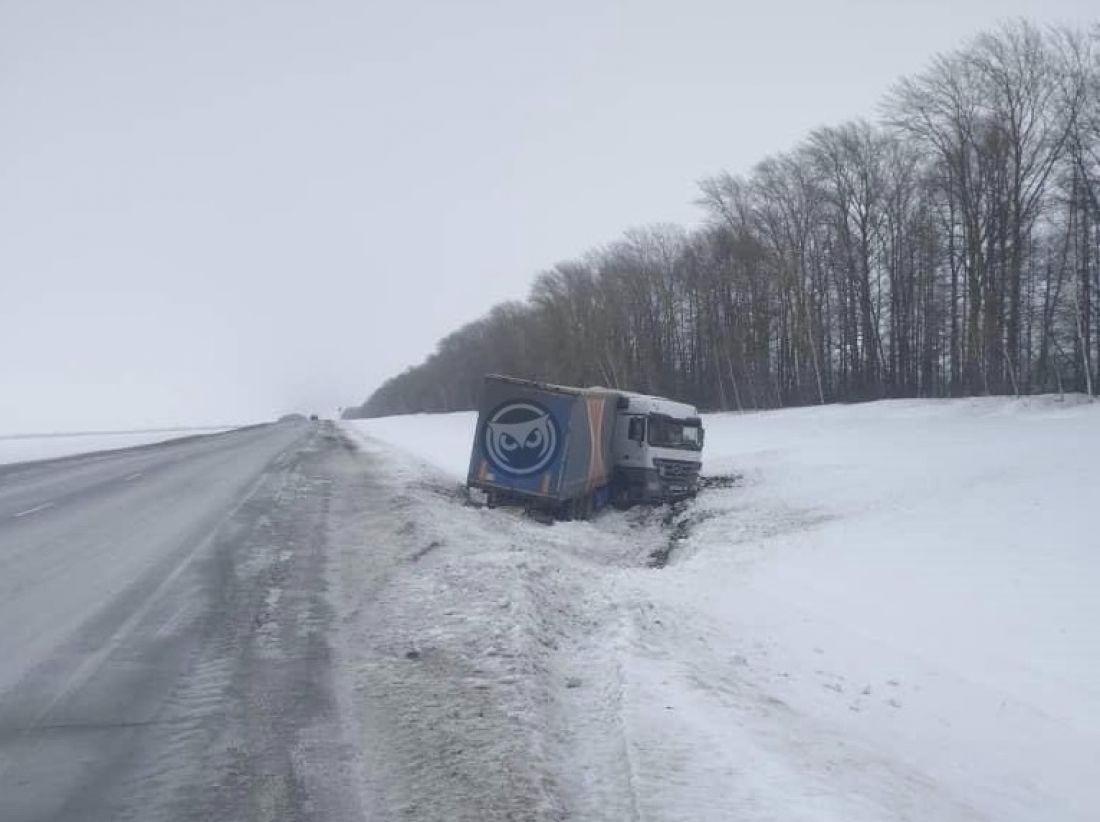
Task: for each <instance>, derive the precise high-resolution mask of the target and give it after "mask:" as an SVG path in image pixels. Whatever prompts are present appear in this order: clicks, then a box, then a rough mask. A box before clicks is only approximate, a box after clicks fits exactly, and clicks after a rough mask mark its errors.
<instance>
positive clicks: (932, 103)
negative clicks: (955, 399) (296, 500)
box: [352, 21, 1100, 416]
mask: <svg viewBox="0 0 1100 822" xmlns="http://www.w3.org/2000/svg"><path fill="white" fill-rule="evenodd" d="M699 204H700V206H701V207H702V208H703V209H704V210H705V213H706V216H707V220H706V222H705V223H704V224H703V226H702V227H701V228H698V229H695V230H691V231H687V230H684V229H682V228H679V227H675V226H666V225H662V226H656V227H649V228H645V229H639V230H633V231H629V232H627V233H626V235H625V236H624V237H623V238H622V239H621V240H619V241H618V242H615V243H612V244H611V245H609V246H607V247H605V248H601V249H599V250H596V251H593V252H591V253H589V254H587V255H586V256H584V257H583V258H581V259H579V260H576V261H573V262H568V263H562V264H560V265H558V266H556V267H555V268H554V269H552V270H550V271H547V272H544V273H542V274H540V275H539V276H538V278H537V279H536V281H535V284H534V286H533V288H532V291H531V294H530V297H529V299H528V300H527V301H525V302H515V303H505V304H502V305H498V306H496V307H494V308H493V309H492V310H491V311H490V312H489V313H488V314H487V315H486V316H485V317H483V318H482V319H480V320H477V321H476V322H473V323H471V324H469V325H467V326H465V327H463V328H460V329H459V330H457V331H455V332H454V333H452V334H450V335H449V336H447V337H446V338H444V339H443V340H441V341H440V342H439V345H438V348H437V350H436V352H435V353H434V354H433V355H432V356H431V357H429V358H428V359H427V360H426V361H425V362H424V363H422V364H421V365H419V366H416V367H415V368H411V369H409V370H408V371H405V372H404V373H402V374H399V375H397V376H395V377H393V378H392V379H390V380H389V381H388V382H386V383H385V384H384V385H382V386H381V387H380V388H379V389H378V390H377V391H376V392H375V393H374V394H373V395H372V396H371V397H370V399H369V400H368V401H367V402H366V403H365V404H364V406H363V407H362V408H360V409H354V410H353V412H352V413H355V414H361V415H371V416H373V415H381V414H394V413H405V412H413V411H448V410H458V409H466V408H471V407H474V406H475V405H476V401H477V394H478V391H479V388H480V384H481V378H482V376H483V375H484V374H485V373H487V372H499V373H505V374H511V375H515V376H521V377H529V378H537V379H542V380H547V381H552V382H561V383H567V384H573V385H595V384H600V385H607V386H613V387H625V388H630V389H633V390H638V391H645V392H651V393H657V394H662V395H667V396H672V397H677V398H682V399H685V400H689V401H692V402H694V403H696V404H697V405H699V406H700V407H703V408H706V409H743V408H761V407H775V406H784V405H795V404H805V403H824V402H830V401H848V400H865V399H875V398H881V397H944V396H966V395H976V394H1027V393H1038V392H1050V391H1083V392H1087V393H1089V394H1094V393H1095V391H1096V389H1097V380H1098V379H1100V26H1098V27H1096V28H1094V29H1093V30H1092V31H1091V32H1081V31H1073V30H1066V29H1040V28H1038V27H1036V26H1033V25H1031V24H1029V23H1026V22H1023V21H1019V22H1014V23H1010V24H1006V25H1004V26H1002V27H1001V28H999V29H998V30H997V31H995V32H993V33H988V34H983V35H981V36H978V37H977V38H975V39H973V40H972V41H970V42H969V43H967V44H966V46H965V47H963V48H961V49H960V50H958V51H955V52H952V53H949V54H944V55H940V56H938V57H936V58H935V59H934V60H933V61H932V62H931V64H930V65H929V67H928V68H927V69H926V70H925V71H924V72H923V73H921V74H920V75H918V76H915V77H911V78H908V79H905V80H903V81H901V82H900V83H898V84H897V85H896V86H895V87H894V88H893V90H892V91H891V92H890V94H889V95H888V97H887V99H886V100H884V101H883V104H882V106H881V111H880V116H879V118H878V119H877V120H876V121H875V122H868V121H864V120H859V121H856V122H851V123H845V124H843V125H840V126H836V127H829V128H821V129H819V130H817V131H815V132H813V133H812V134H810V135H809V136H808V137H807V138H806V139H805V140H804V141H803V142H802V143H801V144H800V145H798V146H797V147H796V148H794V149H793V150H791V151H789V152H786V153H783V154H778V155H776V156H773V157H769V158H767V159H765V160H764V161H763V162H761V163H760V164H759V165H757V166H756V167H755V168H754V169H753V170H752V172H751V173H750V174H748V175H747V176H743V177H742V176H734V175H730V174H724V173H723V174H719V175H717V176H714V177H711V178H709V179H706V180H703V181H702V182H701V183H700V197H699Z"/></svg>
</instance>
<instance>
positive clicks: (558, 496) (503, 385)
mask: <svg viewBox="0 0 1100 822" xmlns="http://www.w3.org/2000/svg"><path fill="white" fill-rule="evenodd" d="M702 450H703V425H702V421H701V420H700V419H699V412H698V411H697V410H696V409H695V407H694V406H691V405H687V404H685V403H681V402H675V401H673V400H668V399H664V398H662V397H650V396H646V395H644V394H635V393H631V392H628V391H620V390H617V389H610V388H573V387H569V386H563V385H550V384H548V383H539V382H531V381H529V380H520V379H515V378H512V377H503V376H499V375H495V374H491V375H489V376H487V377H486V378H485V385H484V388H483V390H482V394H481V403H480V407H479V410H478V418H477V428H476V430H475V434H474V443H473V449H472V452H471V454H470V468H469V473H468V475H467V485H468V487H470V488H471V489H478V490H480V491H481V492H484V493H485V494H486V496H487V501H488V503H489V504H490V505H497V504H507V503H516V504H523V505H525V506H527V507H528V508H530V509H532V510H536V511H539V512H542V513H547V514H552V515H554V516H559V517H562V518H564V519H587V518H588V517H589V516H590V515H591V514H592V513H593V512H594V511H596V510H598V509H600V508H602V507H604V506H605V505H606V504H607V503H608V502H611V503H613V504H614V505H616V506H618V507H623V508H625V507H627V506H629V505H632V504H635V503H660V502H668V501H673V500H677V499H682V498H684V497H690V496H694V495H695V493H696V491H697V490H698V485H699V470H700V468H701V467H702Z"/></svg>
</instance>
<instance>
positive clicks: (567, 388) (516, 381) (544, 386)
mask: <svg viewBox="0 0 1100 822" xmlns="http://www.w3.org/2000/svg"><path fill="white" fill-rule="evenodd" d="M485 379H486V380H495V381H496V382H506V383H509V384H511V385H521V386H525V387H527V388H538V389H540V390H542V391H552V392H554V393H557V394H572V395H574V396H584V395H591V394H605V395H608V396H613V397H621V396H624V395H625V394H626V392H625V391H618V390H616V389H614V388H604V387H603V386H598V385H596V386H592V387H591V388H579V387H577V386H574V385H557V384H555V383H551V382H539V381H538V380H522V379H520V378H519V377H506V376H504V375H503V374H486V375H485Z"/></svg>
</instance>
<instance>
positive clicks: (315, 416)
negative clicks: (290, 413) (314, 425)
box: [309, 414, 317, 422]
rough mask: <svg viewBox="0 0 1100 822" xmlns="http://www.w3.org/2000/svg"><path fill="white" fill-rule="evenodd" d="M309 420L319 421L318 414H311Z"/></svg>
mask: <svg viewBox="0 0 1100 822" xmlns="http://www.w3.org/2000/svg"><path fill="white" fill-rule="evenodd" d="M309 421H310V422H317V415H316V414H310V415H309Z"/></svg>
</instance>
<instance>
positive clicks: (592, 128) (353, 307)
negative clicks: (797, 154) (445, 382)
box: [0, 0, 1100, 433]
mask: <svg viewBox="0 0 1100 822" xmlns="http://www.w3.org/2000/svg"><path fill="white" fill-rule="evenodd" d="M1095 8H1096V7H1095V4H1094V2H1081V1H1080V0H1043V2H1035V0H1029V1H1028V2H1024V0H952V1H951V2H948V1H947V0H932V1H931V2H928V1H927V0H922V1H921V2H917V0H879V1H878V2H871V0H836V1H834V2H820V0H802V2H778V1H777V0H768V2H763V1H761V2H755V3H738V2H711V3H703V2H683V1H681V2H677V3H668V2H666V3H642V2H633V3H626V2H623V3H615V2H596V1H595V0H590V2H576V3H574V2H554V3H524V2H517V0H512V2H500V3H488V2H461V3H459V2H438V3H418V2H387V3H381V2H378V3H371V2H333V1H332V0H312V1H311V2H305V0H302V1H301V2H285V1H280V0H267V1H266V2H258V1H257V0H237V1H236V2H228V0H187V2H178V1H177V2H154V1H153V0H141V1H140V2H138V1H136V0H135V2H115V1H114V0H97V2H84V1H83V0H68V1H67V2H61V1H60V0H0V433H10V432H20V431H23V432H25V431H48V430H80V429H94V428H124V427H130V426H147V425H162V424H202V423H208V422H210V423H214V422H223V421H245V420H253V419H263V418H268V417H271V416H273V415H275V414H278V413H280V412H282V411H284V410H295V409H301V410H303V411H311V410H318V411H321V412H327V411H330V410H331V409H333V408H335V407H336V406H337V405H344V404H351V403H357V402H359V401H361V400H362V399H363V398H364V396H365V395H366V394H367V393H368V392H369V391H370V390H371V389H373V388H374V387H375V386H376V385H377V384H378V383H379V382H380V381H381V380H383V379H384V378H385V377H387V376H389V375H390V374H392V373H394V372H396V371H398V370H400V369H402V368H404V367H405V366H408V365H411V364H413V363H415V362H417V361H419V360H420V359H421V358H423V357H424V356H425V355H426V354H427V353H429V352H430V351H431V349H432V347H433V345H434V343H435V341H436V340H437V339H438V338H439V337H440V336H441V335H443V334H445V333H446V332H448V331H450V330H452V329H453V328H455V327H456V326H458V325H459V324H461V323H463V322H466V321H468V320H471V319H473V318H475V317H477V316H479V315H480V314H481V313H483V312H484V311H485V310H486V309H488V308H489V307H490V306H491V305H492V304H493V303H495V302H497V301H500V300H503V299H509V298H522V297H524V296H525V295H526V293H527V290H528V287H529V285H530V282H531V280H532V278H533V276H534V275H535V274H536V273H537V272H538V271H539V270H541V269H544V268H546V267H548V266H550V265H552V264H553V263H554V262H556V261H558V260H562V259H567V258H570V257H574V256H577V255H579V254H580V253H582V252H584V251H585V250H587V249H588V248H590V247H592V246H594V245H598V244H601V243H604V242H608V241H610V240H613V239H615V238H616V237H617V236H618V235H619V234H620V233H621V232H622V231H623V230H624V229H626V228H628V227H630V226H632V225H644V224H647V223H654V222H662V221H673V222H679V223H685V224H690V223H695V222H697V221H698V219H699V216H700V215H699V213H698V210H697V209H696V208H695V207H694V206H693V205H692V200H693V199H694V197H695V196H696V190H695V182H696V181H697V180H698V179H699V178H700V177H702V176H704V175H707V174H710V173H713V172H715V171H718V170H720V169H723V168H724V169H729V170H732V171H745V170H747V169H749V168H750V167H751V166H752V165H753V164H755V163H756V162H757V161H758V160H760V159H761V158H762V157H763V156H764V155H765V154H767V153H770V152H773V151H776V150H779V149H784V148H787V147H789V146H790V145H792V144H793V143H794V142H796V141H797V140H798V139H799V138H800V137H801V136H803V135H804V134H805V133H806V132H807V131H808V130H810V129H812V128H814V127H816V126H818V125H822V124H826V123H835V122H838V121H841V120H844V119H847V118H851V117H856V116H861V115H862V116H871V115H873V114H874V110H875V105H876V103H877V102H878V100H879V99H880V98H881V96H882V94H883V92H884V91H885V90H886V89H887V88H888V87H889V86H890V84H891V83H892V82H893V81H894V80H895V79H896V78H897V77H898V76H900V75H902V74H907V73H911V72H914V71H917V70H920V69H921V68H922V67H923V66H924V65H925V64H926V62H927V60H928V59H929V58H930V57H931V55H932V54H933V53H934V52H936V51H939V50H944V49H948V48H952V47H953V46H955V45H957V44H959V42H960V41H961V40H963V39H965V38H966V37H968V36H970V35H972V34H974V33H975V32H977V31H978V30H980V29H983V28H988V27H990V26H992V25H994V24H995V23H996V21H997V20H999V19H1001V18H1003V17H1005V16H1014V15H1026V16H1028V17H1030V18H1032V19H1035V20H1039V21H1056V22H1070V23H1074V22H1078V23H1081V22H1085V21H1087V20H1089V19H1093V18H1097V17H1100V14H1098V13H1096V12H1095ZM1090 15H1091V17H1090Z"/></svg>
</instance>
